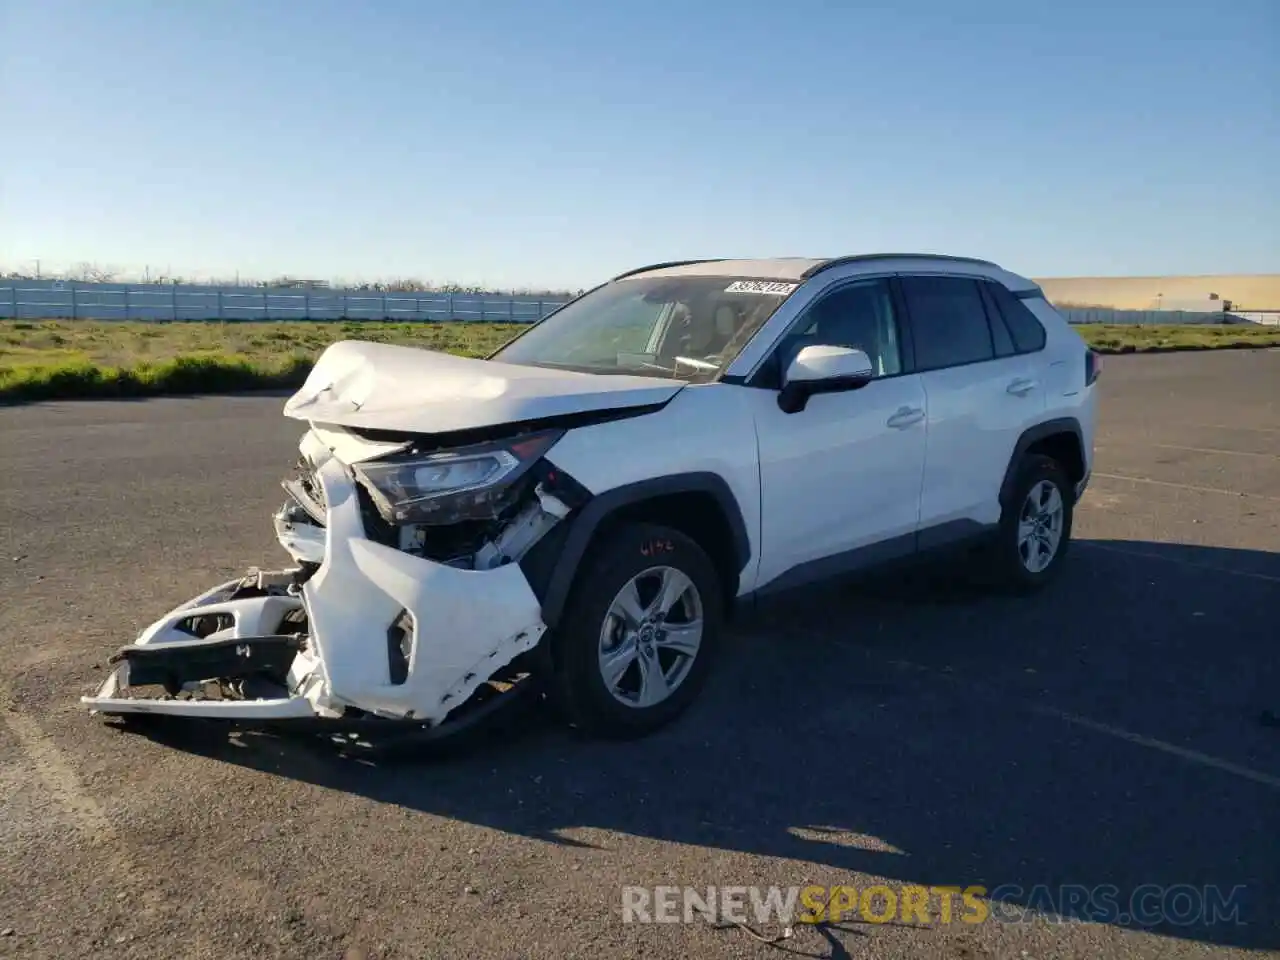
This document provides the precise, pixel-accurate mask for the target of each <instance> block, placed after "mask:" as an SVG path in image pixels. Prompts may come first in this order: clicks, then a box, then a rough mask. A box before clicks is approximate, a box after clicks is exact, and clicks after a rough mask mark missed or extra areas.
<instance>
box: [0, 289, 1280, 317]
mask: <svg viewBox="0 0 1280 960" xmlns="http://www.w3.org/2000/svg"><path fill="white" fill-rule="evenodd" d="M563 302H564V301H563V300H562V299H558V298H550V299H539V298H537V297H512V296H502V295H500V294H461V293H457V294H453V293H429V292H421V293H417V292H411V293H378V292H371V291H363V290H298V289H294V288H291V287H277V288H260V287H201V286H194V285H181V284H174V285H161V284H120V283H78V282H71V281H68V282H65V283H63V282H59V281H49V280H45V281H38V280H17V281H13V282H11V283H9V284H8V285H3V286H0V318H8V319H21V320H49V319H63V318H71V319H81V320H144V321H146V320H151V321H159V320H221V321H224V322H235V321H248V320H401V321H411V322H422V321H451V320H457V321H486V322H493V323H496V322H507V323H533V322H534V321H537V320H540V319H541V318H542V317H544V316H546V315H547V314H548V313H550V312H551V311H552V310H554V309H555V308H556V307H558V306H560V305H561V304H562V303H563ZM1059 309H1061V311H1062V313H1063V314H1064V315H1065V316H1066V318H1067V319H1068V320H1069V321H1070V322H1072V323H1119V324H1138V323H1145V324H1154V323H1223V322H1238V323H1262V324H1267V325H1271V326H1275V325H1280V312H1274V311H1261V312H1258V311H1254V312H1250V313H1232V314H1228V315H1224V314H1222V313H1201V312H1196V311H1185V310H1111V309H1105V308H1078V307H1070V308H1059Z"/></svg>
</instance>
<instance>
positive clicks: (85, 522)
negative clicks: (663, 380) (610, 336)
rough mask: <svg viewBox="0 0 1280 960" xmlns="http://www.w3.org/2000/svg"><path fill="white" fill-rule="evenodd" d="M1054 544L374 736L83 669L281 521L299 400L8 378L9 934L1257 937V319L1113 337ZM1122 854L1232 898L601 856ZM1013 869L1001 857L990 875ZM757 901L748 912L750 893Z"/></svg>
mask: <svg viewBox="0 0 1280 960" xmlns="http://www.w3.org/2000/svg"><path fill="white" fill-rule="evenodd" d="M1103 384H1104V386H1103V394H1104V397H1103V424H1102V429H1101V434H1100V436H1099V440H1098V466H1097V473H1096V474H1095V479H1094V481H1093V484H1092V486H1091V488H1090V491H1089V493H1088V495H1087V497H1086V499H1085V502H1084V504H1083V505H1082V506H1081V508H1080V511H1079V512H1078V514H1077V526H1076V536H1077V541H1076V543H1075V545H1074V547H1073V550H1074V554H1073V556H1072V558H1071V560H1070V564H1069V567H1068V569H1067V570H1066V571H1064V575H1063V577H1062V578H1061V580H1060V581H1059V582H1058V583H1056V584H1055V585H1054V586H1053V587H1052V588H1050V589H1049V590H1048V591H1046V592H1045V593H1043V594H1041V595H1039V596H1037V597H1035V598H1033V599H1026V600H1010V599H996V598H992V597H989V596H985V595H983V594H982V593H980V592H977V591H975V590H973V589H972V588H970V587H967V586H965V585H964V584H963V583H962V582H959V581H957V580H956V578H954V577H949V576H947V575H945V574H942V573H938V572H936V571H935V572H925V571H922V572H919V573H916V574H912V575H911V576H908V577H901V576H900V577H896V578H894V579H892V580H883V581H880V582H874V583H869V584H865V585H862V586H860V587H857V588H852V587H847V586H846V587H839V588H832V589H829V590H826V591H824V592H823V593H822V594H821V595H820V596H818V597H816V598H809V599H807V600H806V601H805V602H803V603H796V604H793V605H791V606H790V607H787V608H782V609H780V610H777V611H774V612H772V613H771V614H770V615H769V616H768V617H766V618H762V619H760V620H759V621H757V622H752V623H750V624H747V625H744V626H742V627H741V628H739V629H738V630H736V632H735V633H734V635H733V636H732V638H731V642H730V644H729V655H728V656H727V657H726V659H725V663H724V666H723V669H722V670H721V672H720V673H719V675H718V676H717V678H716V681H715V682H714V683H713V685H712V686H711V687H710V688H709V690H708V691H707V694H706V696H705V697H704V699H703V701H702V702H700V703H699V704H698V705H697V706H696V707H695V709H694V710H693V711H692V712H691V713H689V714H688V715H687V716H686V718H685V719H684V720H683V721H682V722H680V723H679V724H677V725H675V726H674V727H672V728H670V729H668V730H666V731H664V732H662V733H661V734H659V735H657V736H655V737H652V738H650V739H648V740H645V741H642V742H638V743H631V744H622V745H617V744H614V745H606V744H598V743H590V742H583V741H581V740H579V739H577V738H575V737H573V736H572V735H570V734H569V733H568V732H566V731H565V730H564V729H562V728H561V727H560V726H559V725H558V723H557V722H556V721H555V720H554V718H552V717H548V716H545V715H544V714H543V713H542V712H539V711H535V712H533V713H531V714H530V715H528V716H527V717H524V718H522V722H521V723H520V725H519V729H518V730H513V731H509V732H508V733H507V734H505V735H504V736H503V737H501V738H495V739H494V740H493V741H492V742H489V743H484V744H480V745H477V746H476V747H474V748H473V749H471V750H469V751H468V752H466V753H465V754H462V755H459V756H454V757H449V758H436V759H424V760H422V761H420V762H415V763H399V764H386V763H383V764H370V763H357V762H354V761H348V760H343V759H340V758H337V757H336V756H334V755H333V753H332V752H331V751H329V750H326V749H324V748H323V747H321V746H314V747H313V746H307V745H303V744H296V743H289V742H281V741H275V740H267V739H264V738H254V737H244V738H242V739H239V740H229V739H227V738H226V737H220V736H214V735H210V734H208V733H200V732H199V731H195V732H192V731H177V732H172V733H163V734H161V733H157V734H153V735H151V736H139V735H134V734H128V733H122V732H120V731H118V730H116V729H114V728H112V727H111V726H109V725H107V724H104V723H101V722H99V721H97V720H93V719H90V718H88V717H87V716H85V715H84V714H83V712H82V710H81V707H80V705H79V703H78V702H77V698H78V697H79V695H80V694H81V693H84V692H89V691H90V690H91V689H92V688H93V687H94V686H95V685H96V684H97V683H98V682H100V681H101V678H102V677H103V675H104V667H105V661H106V658H107V656H108V655H109V654H110V652H111V651H112V650H113V649H114V648H115V647H116V646H117V645H118V644H120V643H121V642H125V641H126V640H127V639H129V638H130V637H131V636H132V635H133V633H134V632H135V631H136V630H137V629H138V628H139V627H141V626H143V625H144V624H145V622H147V621H149V620H150V619H152V618H153V617H155V616H157V615H158V614H159V613H161V612H163V611H164V610H165V609H168V608H169V607H170V606H172V605H173V604H174V603H176V602H179V601H181V600H183V599H185V598H186V597H188V596H190V595H193V594H195V593H197V592H199V591H200V590H202V589H203V588H205V587H206V586H208V585H210V584H212V583H214V582H218V581H220V580H222V579H226V578H227V577H228V576H231V575H234V574H236V573H238V572H239V571H240V570H242V569H243V568H244V567H246V566H248V565H250V564H254V563H264V564H266V563H272V564H275V565H279V561H280V560H282V559H283V557H284V555H283V554H282V553H281V552H280V550H279V548H278V547H277V546H276V544H275V542H274V539H273V537H272V535H271V533H270V528H269V523H268V520H267V518H268V513H269V511H270V510H271V509H272V508H274V507H275V506H276V505H277V504H278V501H279V500H280V492H279V489H278V486H277V480H278V478H279V476H281V475H282V474H283V472H284V471H285V470H286V468H287V467H288V465H289V463H290V462H291V460H292V458H293V455H294V452H295V444H296V441H297V437H298V434H299V425H298V424H296V423H294V422H292V421H287V420H285V419H283V418H282V417H281V416H280V415H279V408H280V400H279V399H278V398H263V397H235V398H219V399H174V400H150V401H145V402H99V403H80V404H72V403H67V404H48V405H36V406H31V407H26V408H9V409H0V463H3V470H0V543H2V544H3V554H2V555H0V560H2V561H3V562H2V563H0V601H2V606H3V613H4V616H3V617H0V657H3V660H4V663H5V664H6V669H5V671H4V675H3V677H0V721H3V722H0V848H2V849H3V851H4V855H3V857H0V956H15V957H18V956H21V957H24V958H45V957H49V958H52V957H66V956H89V955H92V956H98V955H102V956H120V957H164V958H170V957H174V956H181V957H191V958H205V957H208V958H218V960H226V958H234V957H252V958H255V960H263V958H268V957H289V958H292V957H298V958H329V957H331V958H349V960H355V958H360V957H363V958H374V957H397V958H399V957H406V958H408V957H455V956H456V957H475V958H498V957H513V958H514V957H547V958H562V957H591V958H596V957H635V956H646V957H655V958H666V957H670V958H681V957H691V956H696V957H739V956H741V957H766V956H772V955H775V954H776V953H777V952H778V951H779V950H782V951H785V952H786V953H789V954H792V955H796V956H810V957H816V956H821V957H876V958H893V957H907V956H936V957H948V958H966V960H969V958H984V957H1013V958H1048V957H1090V958H1100V957H1152V958H1155V957H1160V958H1170V957H1174V958H1176V957H1192V956H1215V957H1216V956H1222V957H1226V956H1242V955H1246V954H1247V953H1250V952H1252V951H1261V952H1266V951H1268V950H1271V951H1275V950H1277V948H1280V920H1277V917H1276V915H1275V913H1274V910H1272V909H1270V908H1271V907H1272V906H1273V905H1274V904H1276V903H1278V902H1280V856H1278V855H1277V837H1280V730H1271V729H1267V728H1265V727H1263V726H1261V725H1259V724H1258V723H1257V722H1256V716H1257V713H1258V711H1259V710H1260V709H1261V708H1263V707H1265V706H1268V705H1269V706H1271V707H1273V708H1275V709H1277V710H1280V667H1278V666H1277V657H1276V653H1275V651H1276V643H1277V639H1278V637H1280V634H1278V632H1277V630H1276V627H1275V620H1274V617H1275V611H1276V610H1277V609H1278V605H1280V351H1262V352H1226V353H1219V354H1173V355H1168V356H1153V357H1117V358H1108V360H1107V364H1106V368H1105V370H1104V372H1103ZM876 883H884V884H888V885H890V886H891V887H892V888H893V889H895V890H896V889H900V887H901V885H903V884H924V885H944V884H945V885H957V886H962V887H963V886H968V885H982V886H985V887H987V888H988V889H993V888H996V887H1002V888H1003V889H1002V894H1001V896H1002V899H1003V902H1004V903H1006V904H1011V905H1015V906H1016V905H1030V906H1037V905H1042V903H1041V902H1039V901H1037V900H1036V896H1035V895H1034V893H1033V888H1035V887H1036V886H1037V885H1046V886H1047V887H1055V888H1056V887H1058V886H1059V885H1062V884H1075V885H1083V886H1086V887H1093V886H1095V885H1098V884H1113V885H1115V886H1116V888H1117V889H1118V890H1119V897H1120V901H1121V903H1122V904H1123V903H1125V902H1126V898H1127V897H1128V895H1129V893H1130V892H1132V891H1134V890H1135V889H1136V888H1138V887H1140V886H1141V885H1144V884H1159V885H1164V886H1166V887H1167V886H1170V885H1177V884H1182V885H1189V886H1190V887H1191V888H1193V889H1195V890H1201V889H1203V887H1204V886H1205V885H1211V884H1212V885H1217V886H1218V887H1220V888H1221V889H1222V890H1223V891H1224V892H1226V893H1229V892H1230V891H1231V890H1232V888H1234V887H1237V886H1243V888H1244V889H1243V890H1242V891H1240V892H1239V893H1238V899H1237V901H1236V902H1237V903H1238V904H1239V905H1240V914H1239V919H1240V921H1242V922H1239V923H1231V922H1222V923H1216V924H1200V923H1190V924H1186V925H1178V924H1175V923H1173V922H1166V923H1163V924H1159V925H1157V926H1155V927H1154V928H1141V927H1138V926H1134V925H1132V924H1130V925H1125V924H1122V923H1119V922H1115V923H1065V924H1064V923H1056V922H1052V918H1049V917H1044V918H1041V919H1038V920H1036V921H1034V922H1029V923H1017V924H1013V923H999V922H995V921H993V920H989V921H988V922H985V923H980V924H967V923H960V922H952V923H943V922H941V920H939V919H938V918H937V916H936V914H935V917H934V922H933V923H931V924H929V925H921V924H915V923H900V922H894V923H887V924H873V923H866V922H863V921H861V920H854V919H852V918H851V919H846V920H845V921H844V922H841V923H839V924H833V925H825V926H824V925H819V926H801V927H800V928H798V930H797V932H796V934H795V937H794V938H793V939H792V940H790V941H788V942H786V943H785V944H783V945H782V946H781V947H771V946H768V945H765V944H763V943H760V942H758V941H756V940H755V939H753V938H752V937H751V936H749V935H748V934H747V933H745V932H744V931H742V930H740V929H737V928H735V927H732V926H730V927H728V928H714V927H712V926H709V925H707V924H705V923H693V924H674V925H666V924H664V925H652V924H624V923H623V922H622V919H621V887H622V885H623V884H637V885H645V886H653V885H657V884H679V885H692V886H701V887H705V886H707V885H712V884H713V885H718V886H725V885H752V884H759V885H771V884H772V885H792V884H799V885H803V884H819V885H839V884H847V885H852V886H855V887H858V888H860V889H861V888H865V887H866V886H868V885H872V884H876ZM1012 887H1018V888H1021V893H1019V892H1018V891H1016V890H1014V889H1012ZM762 932H764V933H767V934H772V933H774V932H775V931H774V930H773V929H769V930H765V931H762Z"/></svg>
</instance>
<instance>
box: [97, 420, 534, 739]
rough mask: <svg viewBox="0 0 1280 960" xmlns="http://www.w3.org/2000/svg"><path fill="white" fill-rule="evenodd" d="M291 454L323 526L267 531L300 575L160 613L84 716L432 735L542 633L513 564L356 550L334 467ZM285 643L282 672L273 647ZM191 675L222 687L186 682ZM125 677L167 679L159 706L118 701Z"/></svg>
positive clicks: (361, 540)
mask: <svg viewBox="0 0 1280 960" xmlns="http://www.w3.org/2000/svg"><path fill="white" fill-rule="evenodd" d="M302 452H303V455H304V456H305V457H306V458H308V459H309V460H310V462H311V463H312V465H313V467H314V468H315V474H314V478H315V480H316V481H317V482H318V484H319V486H320V489H321V491H322V493H323V501H324V505H323V508H324V514H325V525H324V526H323V527H321V526H318V525H312V526H307V525H304V524H296V523H290V522H288V521H287V519H285V518H284V517H282V516H280V515H278V516H277V518H276V531H277V535H278V537H279V539H280V541H281V544H282V545H283V546H284V547H285V548H286V549H287V550H289V552H290V553H291V554H292V555H293V556H294V557H295V559H296V560H297V561H298V562H299V564H300V565H299V566H298V567H296V568H293V569H291V570H287V571H281V572H279V573H275V574H267V575H256V574H255V575H250V576H249V577H246V578H244V579H242V580H235V581H230V582H228V583H225V584H222V585H220V586H218V587H215V588H214V589H213V590H210V591H207V592H206V593H204V594H201V595H200V596H199V597H196V598H194V599H192V600H191V601H189V602H188V603H186V604H183V605H182V606H180V607H177V608H175V609H174V610H171V611H170V612H169V613H167V614H165V616H163V617H161V618H160V619H159V620H157V621H156V622H155V623H153V624H152V625H151V626H149V627H148V628H147V629H146V630H144V631H143V632H142V634H141V635H139V637H138V638H137V640H136V641H134V644H133V645H132V647H133V648H138V647H150V648H152V649H149V650H148V651H146V653H143V652H142V651H138V650H132V649H131V648H128V647H126V648H124V649H123V650H122V651H121V652H120V653H119V654H117V656H116V658H115V660H116V661H117V665H116V666H115V668H114V670H113V672H112V674H111V675H110V676H109V677H108V678H107V680H106V682H105V683H104V684H103V685H102V687H101V688H100V689H99V690H98V691H97V693H96V694H94V695H93V696H88V697H82V698H81V699H82V702H83V703H84V704H85V705H86V706H87V707H88V708H89V710H90V711H91V712H92V713H100V714H124V713H148V714H171V715H182V716H200V717H220V718H226V719H243V720H273V719H300V718H329V719H341V718H343V717H344V716H352V715H359V716H368V715H371V716H374V717H383V718H391V719H400V720H411V721H417V722H421V723H425V724H429V725H434V724H439V723H440V722H441V721H443V720H444V719H445V717H446V716H447V715H448V714H449V713H450V712H451V711H453V710H455V709H456V708H457V707H459V706H461V705H462V704H463V703H465V702H467V701H468V699H469V698H471V696H472V694H473V693H475V691H476V690H477V689H478V688H479V687H480V686H481V685H483V684H485V683H486V681H488V680H489V679H490V678H491V677H493V675H494V674H495V672H496V671H498V670H500V669H502V668H503V667H505V666H506V665H508V664H509V663H511V661H512V660H514V659H515V658H516V657H517V656H519V655H520V654H521V653H523V652H525V651H528V650H531V649H532V648H533V647H534V646H536V645H537V643H538V642H539V640H540V639H541V637H542V635H543V633H544V632H545V630H546V626H545V624H544V623H543V621H542V611H541V604H540V603H539V601H538V599H537V597H536V596H535V595H534V593H533V590H532V589H531V588H530V586H529V583H528V581H527V580H526V579H525V577H524V574H523V572H522V571H521V569H520V566H519V565H518V564H514V563H511V564H506V565H503V566H499V567H495V568H493V569H490V570H465V569H459V568H456V567H452V566H447V565H445V564H441V563H436V562H433V561H431V560H427V559H423V558H421V557H416V556H413V555H411V554H408V553H404V552H402V551H400V550H398V549H395V548H394V547H390V546H386V545H384V544H382V543H378V542H375V541H373V540H370V539H368V537H366V534H365V527H364V523H363V519H362V515H361V508H360V503H359V497H358V495H357V489H356V485H355V481H354V480H353V479H352V477H351V475H350V473H349V471H348V468H347V467H345V466H344V465H343V464H342V463H341V462H340V461H338V460H336V459H335V458H333V457H332V455H331V454H330V453H329V451H328V450H327V449H326V448H325V447H324V446H323V444H321V443H319V441H318V440H317V439H316V438H315V437H314V435H312V434H308V435H307V437H306V438H304V441H303V445H302ZM317 565H318V566H317ZM215 618H216V619H215ZM201 623H202V624H204V625H205V626H204V628H203V629H201V628H200V627H199V624H201ZM211 623H212V624H213V625H214V626H216V628H217V629H215V630H213V631H212V632H209V630H208V625H209V624H211ZM295 635H296V636H297V637H298V643H297V644H296V648H295V650H294V652H293V654H292V659H291V660H290V661H289V662H288V668H287V670H284V669H283V668H282V666H281V660H280V658H281V649H282V643H283V640H282V639H281V638H286V637H292V636H295ZM255 657H256V658H257V659H256V660H255ZM237 658H239V660H243V661H245V662H244V663H240V662H239V660H238V659H237ZM286 659H287V658H286ZM256 663H261V664H262V665H263V669H262V671H261V672H260V673H258V672H256V671H255V668H254V665H255V664H256ZM205 664H208V665H211V666H212V667H218V668H219V673H222V674H224V675H221V676H220V675H218V674H217V673H215V675H213V676H210V677H199V676H196V674H198V673H199V672H200V671H201V670H202V669H204V666H203V665H205ZM220 665H221V666H220ZM233 667H234V668H236V669H232V668H233ZM166 671H168V672H167V673H166ZM227 672H232V673H234V674H236V677H235V679H236V680H237V682H236V683H233V684H231V685H230V687H229V689H230V691H231V695H230V696H225V697H222V698H218V697H209V696H206V695H204V691H205V690H207V688H208V687H209V685H210V683H216V682H221V683H220V689H221V690H222V691H224V692H225V691H226V690H227V689H228V684H227V683H225V681H226V680H227V677H226V676H225V674H226V673H227ZM131 674H132V675H133V676H134V677H137V676H144V677H145V679H147V680H148V681H151V682H154V680H155V678H156V677H157V676H162V675H163V676H169V677H171V678H172V682H171V683H169V684H168V692H169V694H170V697H169V698H168V699H159V698H154V697H152V698H144V697H134V696H131V695H130V689H131V683H130V680H131ZM247 677H248V678H255V677H256V679H257V680H258V681H261V682H257V683H252V684H251V683H249V682H248V681H247V680H246V679H245V678H247ZM134 685H136V684H134ZM175 687H176V688H178V689H177V691H176V697H179V698H175V689H174V688H175Z"/></svg>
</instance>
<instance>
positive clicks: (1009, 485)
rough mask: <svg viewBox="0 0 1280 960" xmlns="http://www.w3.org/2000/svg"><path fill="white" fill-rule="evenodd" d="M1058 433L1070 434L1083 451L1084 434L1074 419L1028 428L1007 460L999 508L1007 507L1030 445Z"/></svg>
mask: <svg viewBox="0 0 1280 960" xmlns="http://www.w3.org/2000/svg"><path fill="white" fill-rule="evenodd" d="M1059 433H1070V434H1072V435H1073V436H1074V437H1075V438H1076V443H1077V444H1079V445H1080V450H1081V452H1082V453H1083V451H1084V432H1083V431H1082V430H1081V429H1080V421H1079V420H1077V419H1076V418H1075V417H1059V418H1057V419H1055V420H1046V421H1045V422H1044V423H1037V424H1036V425H1035V426H1034V427H1028V428H1027V429H1026V430H1025V431H1024V432H1023V434H1022V436H1020V437H1019V438H1018V442H1017V443H1016V444H1015V445H1014V448H1013V456H1011V457H1010V458H1009V465H1008V466H1007V467H1005V471H1004V480H1003V481H1002V482H1001V484H1000V506H1001V507H1007V506H1008V505H1009V498H1010V497H1012V496H1013V484H1014V479H1015V476H1016V474H1017V471H1018V464H1019V463H1020V462H1022V458H1023V456H1024V455H1025V454H1026V452H1027V450H1029V449H1030V448H1031V446H1032V444H1034V443H1036V442H1037V441H1039V440H1043V439H1044V438H1045V437H1052V436H1054V435H1055V434H1059Z"/></svg>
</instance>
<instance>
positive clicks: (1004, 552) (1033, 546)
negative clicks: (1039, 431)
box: [993, 454, 1074, 592]
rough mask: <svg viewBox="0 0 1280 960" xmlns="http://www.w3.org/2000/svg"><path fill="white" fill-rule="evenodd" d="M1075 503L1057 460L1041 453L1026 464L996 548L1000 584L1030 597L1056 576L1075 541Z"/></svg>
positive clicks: (1018, 475)
mask: <svg viewBox="0 0 1280 960" xmlns="http://www.w3.org/2000/svg"><path fill="white" fill-rule="evenodd" d="M1073 501H1074V495H1073V491H1072V487H1071V483H1070V481H1069V480H1068V478H1067V475H1066V473H1065V472H1064V471H1063V469H1062V467H1061V466H1060V465H1059V464H1058V462H1057V461H1056V460H1054V459H1053V458H1052V457H1046V456H1043V455H1040V454H1032V455H1030V456H1028V457H1026V458H1025V459H1024V460H1023V462H1022V463H1021V464H1020V465H1019V468H1018V474H1017V478H1016V480H1015V481H1014V486H1013V490H1012V493H1011V496H1010V498H1009V502H1008V504H1007V505H1006V506H1005V509H1004V513H1003V515H1002V516H1001V518H1000V529H999V531H998V533H997V535H996V542H995V544H994V545H993V553H994V556H993V562H994V566H995V572H996V574H997V576H998V578H999V580H1000V582H1001V584H1002V585H1004V586H1006V587H1009V588H1012V589H1014V590H1016V591H1020V592H1026V591H1031V590H1036V589H1039V588H1040V587H1042V586H1044V585H1045V584H1047V583H1048V582H1049V581H1050V580H1052V579H1053V578H1054V577H1055V576H1056V575H1057V573H1058V571H1059V570H1060V569H1061V567H1062V561H1063V559H1064V558H1065V557H1066V554H1067V547H1068V546H1069V544H1070V542H1071V521H1072V514H1073V509H1072V508H1073V506H1074V502H1073Z"/></svg>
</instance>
